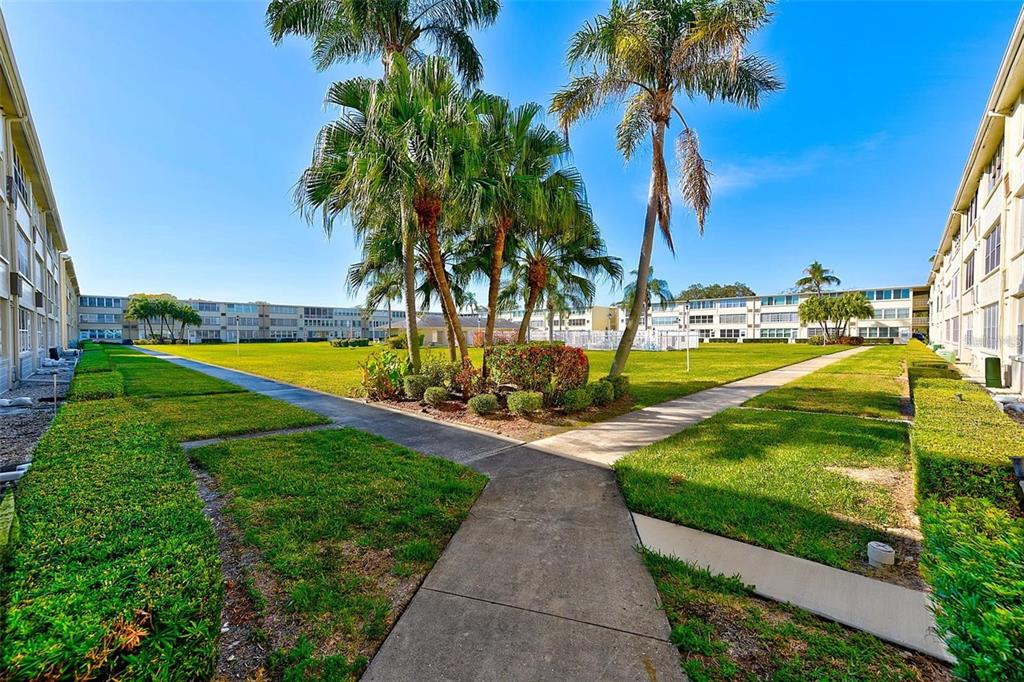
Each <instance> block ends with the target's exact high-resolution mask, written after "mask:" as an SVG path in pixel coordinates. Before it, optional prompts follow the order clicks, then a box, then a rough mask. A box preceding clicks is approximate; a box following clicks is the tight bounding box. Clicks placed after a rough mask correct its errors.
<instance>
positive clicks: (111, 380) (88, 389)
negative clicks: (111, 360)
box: [67, 369, 124, 401]
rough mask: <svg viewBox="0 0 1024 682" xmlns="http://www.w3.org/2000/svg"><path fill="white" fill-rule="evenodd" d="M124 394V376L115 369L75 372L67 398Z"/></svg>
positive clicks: (78, 398) (117, 396)
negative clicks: (84, 372) (83, 372)
mask: <svg viewBox="0 0 1024 682" xmlns="http://www.w3.org/2000/svg"><path fill="white" fill-rule="evenodd" d="M123 395H124V377H123V376H122V375H121V373H120V372H118V371H117V370H116V369H114V370H110V371H107V372H89V373H86V374H78V373H76V374H75V378H74V379H73V380H72V381H71V386H70V387H69V388H68V395H67V399H68V400H70V401H76V400H105V399H107V398H120V397H121V396H123Z"/></svg>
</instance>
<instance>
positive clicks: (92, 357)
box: [75, 344, 113, 374]
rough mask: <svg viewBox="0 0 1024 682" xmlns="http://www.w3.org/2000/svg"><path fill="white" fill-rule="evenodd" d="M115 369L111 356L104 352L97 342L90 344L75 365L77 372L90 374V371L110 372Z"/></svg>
mask: <svg viewBox="0 0 1024 682" xmlns="http://www.w3.org/2000/svg"><path fill="white" fill-rule="evenodd" d="M111 369H113V368H112V367H111V365H110V358H108V357H107V354H106V353H105V352H103V349H102V348H101V347H99V346H97V345H95V344H89V345H88V346H86V347H85V350H83V351H82V356H81V357H80V358H79V359H78V365H77V366H76V367H75V374H88V373H90V372H109V371H110V370H111Z"/></svg>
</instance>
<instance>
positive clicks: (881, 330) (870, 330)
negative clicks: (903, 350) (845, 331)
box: [860, 327, 900, 339]
mask: <svg viewBox="0 0 1024 682" xmlns="http://www.w3.org/2000/svg"><path fill="white" fill-rule="evenodd" d="M860 335H861V336H863V337H864V338H866V339H898V338H899V337H900V328H899V327H864V328H862V329H861V330H860Z"/></svg>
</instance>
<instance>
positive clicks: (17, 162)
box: [14, 151, 28, 203]
mask: <svg viewBox="0 0 1024 682" xmlns="http://www.w3.org/2000/svg"><path fill="white" fill-rule="evenodd" d="M14 184H15V186H16V187H17V188H18V193H19V194H21V198H22V199H24V200H25V203H28V187H27V186H26V184H25V169H24V168H22V166H21V158H20V157H19V156H18V152H16V151H15V152H14Z"/></svg>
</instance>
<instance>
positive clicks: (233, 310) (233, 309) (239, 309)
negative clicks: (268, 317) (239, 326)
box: [228, 303, 259, 315]
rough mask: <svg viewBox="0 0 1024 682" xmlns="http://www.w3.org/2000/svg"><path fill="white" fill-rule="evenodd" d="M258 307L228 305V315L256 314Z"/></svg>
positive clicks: (239, 304) (247, 304) (246, 304)
mask: <svg viewBox="0 0 1024 682" xmlns="http://www.w3.org/2000/svg"><path fill="white" fill-rule="evenodd" d="M258 312H259V306H257V305H256V304H255V303H228V314H230V315H237V314H239V313H250V314H251V313H258Z"/></svg>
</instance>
